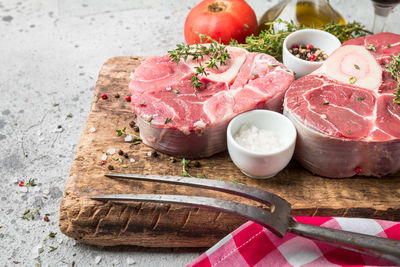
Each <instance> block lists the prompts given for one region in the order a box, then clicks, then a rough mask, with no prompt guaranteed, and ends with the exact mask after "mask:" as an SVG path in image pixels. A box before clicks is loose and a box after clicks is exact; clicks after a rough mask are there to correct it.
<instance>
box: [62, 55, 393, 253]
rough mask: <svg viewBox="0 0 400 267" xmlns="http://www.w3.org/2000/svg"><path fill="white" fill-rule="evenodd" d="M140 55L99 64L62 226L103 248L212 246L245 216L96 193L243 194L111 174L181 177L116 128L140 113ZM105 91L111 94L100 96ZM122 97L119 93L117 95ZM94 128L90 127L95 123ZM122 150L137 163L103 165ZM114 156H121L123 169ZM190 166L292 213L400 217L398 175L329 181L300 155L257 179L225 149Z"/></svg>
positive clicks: (173, 167)
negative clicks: (136, 104) (134, 104)
mask: <svg viewBox="0 0 400 267" xmlns="http://www.w3.org/2000/svg"><path fill="white" fill-rule="evenodd" d="M142 60H143V58H141V57H116V58H111V59H109V60H108V61H107V62H106V63H105V64H104V66H103V67H102V69H101V72H100V75H99V77H98V81H97V84H96V89H95V91H94V98H93V102H92V105H91V111H90V113H89V116H88V118H87V121H86V124H85V126H84V130H83V134H82V138H81V140H80V143H79V145H78V148H77V151H76V156H75V158H74V162H73V165H72V167H71V171H70V175H69V177H68V180H67V183H66V189H65V194H64V197H63V199H62V201H61V206H60V222H59V223H60V228H61V231H62V232H63V233H64V234H66V235H68V236H70V237H73V238H75V239H77V240H79V241H80V242H83V243H88V244H96V245H101V246H114V245H138V246H148V247H209V246H212V245H214V244H215V243H216V242H217V241H218V240H220V239H221V238H222V237H224V236H225V235H226V234H228V233H229V232H231V231H232V230H234V229H235V228H237V227H238V226H239V225H241V224H242V223H244V222H245V221H244V220H243V219H241V218H237V217H235V216H233V215H229V214H221V213H218V212H214V211H208V210H203V209H197V208H190V207H183V206H178V205H167V204H151V203H112V202H108V203H103V202H100V201H93V200H91V199H90V196H93V195H99V194H111V193H113V194H115V193H132V194H134V193H168V194H189V195H202V196H210V197H215V196H217V197H221V198H224V199H230V200H238V198H234V197H230V196H227V195H226V194H223V193H216V192H210V191H205V190H201V189H193V188H186V187H177V186H174V185H166V184H156V183H148V182H139V181H126V180H111V179H108V178H106V177H104V176H103V175H104V174H105V173H109V172H111V171H109V170H108V168H107V166H108V165H110V164H111V165H113V166H114V168H115V170H114V172H124V173H143V174H159V175H182V166H181V164H180V161H179V160H178V161H177V162H175V163H171V162H170V161H169V156H168V155H164V154H160V156H159V157H149V156H148V155H147V153H148V152H150V151H153V150H152V149H151V148H149V147H147V146H145V145H144V144H139V145H134V144H132V143H127V142H124V138H123V137H118V136H117V134H116V131H115V130H116V129H122V128H124V127H126V128H127V132H130V133H131V132H132V133H133V132H134V131H133V130H132V129H131V128H130V127H129V122H130V121H132V120H133V119H134V114H133V113H132V111H131V107H130V103H128V102H126V101H125V96H126V95H128V94H129V92H128V83H129V76H130V73H131V72H133V71H134V70H135V68H136V67H137V66H138V65H139V64H140V62H141V61H142ZM102 93H106V94H107V95H108V99H107V100H103V99H101V98H100V95H101V94H102ZM117 93H118V94H119V95H120V98H115V97H114V95H115V94H117ZM91 127H95V128H96V131H95V132H93V133H91V132H90V128H91ZM111 147H113V148H116V149H117V151H118V149H122V150H123V151H124V152H127V153H128V154H129V156H130V157H132V158H134V159H135V162H133V163H131V162H129V160H127V159H125V158H124V157H123V156H119V155H118V154H117V153H116V154H115V155H112V156H108V159H107V162H106V164H104V165H101V164H100V162H101V157H102V153H103V152H105V151H107V150H108V149H109V148H111ZM113 157H118V158H123V164H126V165H127V166H128V168H122V167H121V166H120V163H119V162H118V161H115V160H113V159H112V158H113ZM199 162H200V164H201V166H200V167H199V168H196V167H192V168H190V169H189V172H190V173H191V174H192V175H193V176H198V175H200V174H205V175H206V176H207V178H209V179H223V180H225V181H232V180H233V179H236V180H238V181H239V182H240V183H243V184H247V185H249V186H254V187H258V188H261V189H264V190H267V191H270V192H273V193H275V194H277V195H279V196H281V197H283V198H285V199H286V200H288V201H289V202H290V203H291V204H292V215H302V216H344V217H366V218H380V219H388V220H395V221H399V220H400V174H399V173H398V174H394V175H391V176H386V177H384V178H369V177H367V178H363V177H357V178H350V179H328V178H322V177H319V176H315V175H313V174H311V173H310V172H308V171H306V170H305V169H303V168H301V166H299V165H298V164H297V163H296V162H295V161H292V162H291V163H290V164H289V166H288V167H286V168H285V169H284V170H283V171H282V172H280V173H279V174H278V175H277V176H275V177H273V178H272V179H267V180H256V179H251V178H248V177H246V176H244V175H243V174H242V173H241V172H240V171H239V170H238V169H237V168H236V167H235V166H234V164H233V163H232V161H231V160H230V158H229V155H228V153H227V152H223V153H219V154H217V155H214V156H213V157H210V158H207V159H201V160H199Z"/></svg>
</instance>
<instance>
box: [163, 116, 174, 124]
mask: <svg viewBox="0 0 400 267" xmlns="http://www.w3.org/2000/svg"><path fill="white" fill-rule="evenodd" d="M171 121H172V118H170V117H168V118H166V119H165V122H164V124H167V123H170V122H171Z"/></svg>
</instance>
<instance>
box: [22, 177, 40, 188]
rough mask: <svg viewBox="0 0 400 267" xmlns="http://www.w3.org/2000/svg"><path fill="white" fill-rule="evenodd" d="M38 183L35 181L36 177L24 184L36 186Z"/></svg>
mask: <svg viewBox="0 0 400 267" xmlns="http://www.w3.org/2000/svg"><path fill="white" fill-rule="evenodd" d="M36 185H37V184H36V183H35V179H29V181H28V182H27V183H26V184H24V186H26V187H29V186H36Z"/></svg>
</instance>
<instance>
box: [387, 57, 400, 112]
mask: <svg viewBox="0 0 400 267" xmlns="http://www.w3.org/2000/svg"><path fill="white" fill-rule="evenodd" d="M390 57H391V58H392V62H390V64H388V65H387V66H386V68H385V71H387V72H389V73H390V75H391V76H392V78H393V79H395V80H397V85H398V87H397V89H396V92H394V95H395V98H394V99H393V102H394V103H396V104H400V53H397V56H393V55H392V56H390Z"/></svg>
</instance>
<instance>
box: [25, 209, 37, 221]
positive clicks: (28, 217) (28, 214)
mask: <svg viewBox="0 0 400 267" xmlns="http://www.w3.org/2000/svg"><path fill="white" fill-rule="evenodd" d="M39 210H40V206H38V207H37V208H36V209H34V210H32V211H31V210H29V209H27V210H25V212H24V215H23V216H22V217H21V218H22V219H24V220H27V221H29V220H34V219H35V215H36V214H37V215H40V212H39Z"/></svg>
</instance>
